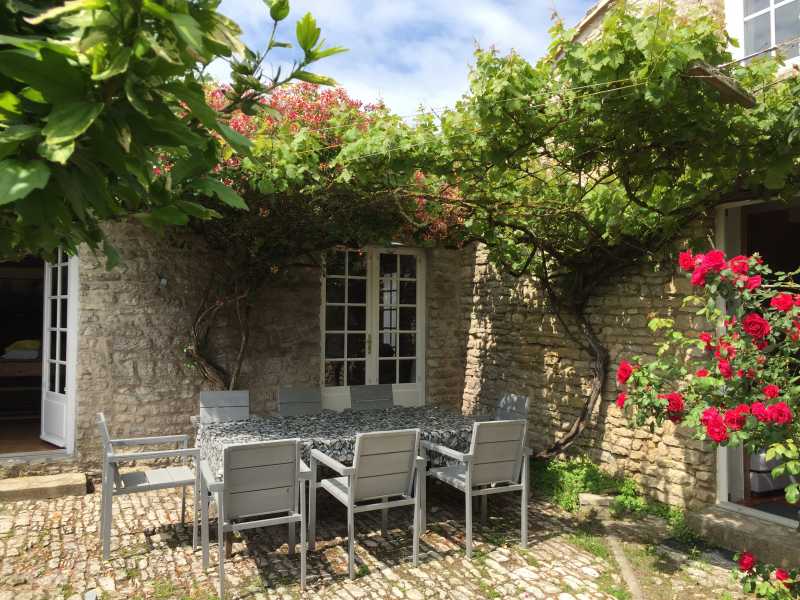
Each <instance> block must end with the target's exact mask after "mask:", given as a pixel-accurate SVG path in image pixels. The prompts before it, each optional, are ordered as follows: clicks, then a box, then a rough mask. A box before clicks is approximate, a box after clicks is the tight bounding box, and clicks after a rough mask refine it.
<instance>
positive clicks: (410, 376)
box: [397, 360, 417, 383]
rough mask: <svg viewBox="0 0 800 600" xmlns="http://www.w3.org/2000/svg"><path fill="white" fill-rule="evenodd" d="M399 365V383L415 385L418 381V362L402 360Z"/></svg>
mask: <svg viewBox="0 0 800 600" xmlns="http://www.w3.org/2000/svg"><path fill="white" fill-rule="evenodd" d="M397 362H398V363H399V366H400V368H399V371H400V377H399V378H398V379H399V381H398V383H415V382H416V381H417V361H416V360H400V361H397Z"/></svg>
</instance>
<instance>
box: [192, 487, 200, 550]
mask: <svg viewBox="0 0 800 600" xmlns="http://www.w3.org/2000/svg"><path fill="white" fill-rule="evenodd" d="M192 497H193V498H194V502H193V503H192V551H194V550H197V512H198V510H199V505H198V504H197V503H198V502H199V501H200V485H199V484H198V482H197V479H195V481H194V493H193V494H192Z"/></svg>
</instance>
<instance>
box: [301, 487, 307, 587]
mask: <svg viewBox="0 0 800 600" xmlns="http://www.w3.org/2000/svg"><path fill="white" fill-rule="evenodd" d="M307 542H308V540H307V535H306V483H305V481H301V482H300V589H301V590H304V589H306V547H307V545H308V544H307Z"/></svg>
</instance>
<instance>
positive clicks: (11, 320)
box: [0, 258, 56, 454]
mask: <svg viewBox="0 0 800 600" xmlns="http://www.w3.org/2000/svg"><path fill="white" fill-rule="evenodd" d="M43 302H44V263H43V262H42V261H41V260H39V259H37V258H26V259H25V260H22V261H19V262H0V454H11V453H17V452H35V451H42V450H53V449H55V448H56V446H53V445H52V444H48V443H47V442H44V441H42V440H41V439H39V433H40V426H41V423H40V420H41V410H42V328H43V312H44V306H43Z"/></svg>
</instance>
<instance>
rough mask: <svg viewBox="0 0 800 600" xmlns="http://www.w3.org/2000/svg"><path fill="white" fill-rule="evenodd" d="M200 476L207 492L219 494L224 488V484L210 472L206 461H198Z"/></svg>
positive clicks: (209, 466)
mask: <svg viewBox="0 0 800 600" xmlns="http://www.w3.org/2000/svg"><path fill="white" fill-rule="evenodd" d="M200 475H201V476H202V477H203V481H204V482H205V485H206V489H207V490H208V491H209V492H221V491H222V490H223V489H224V488H225V484H224V482H222V481H220V480H218V479H217V478H216V476H215V475H214V473H213V472H212V471H211V465H209V464H208V461H207V460H201V461H200Z"/></svg>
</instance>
